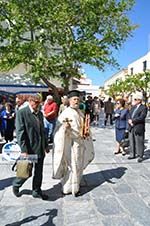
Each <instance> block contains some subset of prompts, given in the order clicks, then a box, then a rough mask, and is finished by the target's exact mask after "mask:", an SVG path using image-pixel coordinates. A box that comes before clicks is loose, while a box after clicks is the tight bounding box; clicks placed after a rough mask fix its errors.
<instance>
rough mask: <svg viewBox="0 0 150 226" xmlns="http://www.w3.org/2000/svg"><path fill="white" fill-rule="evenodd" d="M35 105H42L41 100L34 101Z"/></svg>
mask: <svg viewBox="0 0 150 226" xmlns="http://www.w3.org/2000/svg"><path fill="white" fill-rule="evenodd" d="M32 101H33V102H34V103H35V104H40V101H39V100H32Z"/></svg>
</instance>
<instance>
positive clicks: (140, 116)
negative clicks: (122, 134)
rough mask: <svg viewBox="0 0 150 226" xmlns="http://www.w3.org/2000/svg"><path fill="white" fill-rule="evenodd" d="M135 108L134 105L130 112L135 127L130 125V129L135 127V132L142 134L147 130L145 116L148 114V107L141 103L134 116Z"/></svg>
mask: <svg viewBox="0 0 150 226" xmlns="http://www.w3.org/2000/svg"><path fill="white" fill-rule="evenodd" d="M135 108H136V106H134V107H132V108H131V110H130V112H129V119H132V122H133V127H132V126H130V125H129V131H131V130H132V129H134V130H135V133H136V134H139V135H140V134H143V133H144V132H145V118H146V115H147V107H146V106H145V105H143V104H141V105H140V106H139V107H138V109H137V111H136V112H135V115H134V116H133V117H132V114H133V111H134V109H135Z"/></svg>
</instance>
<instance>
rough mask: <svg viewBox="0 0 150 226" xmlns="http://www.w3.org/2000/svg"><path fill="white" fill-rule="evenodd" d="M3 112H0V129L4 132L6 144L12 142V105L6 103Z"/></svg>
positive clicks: (13, 125)
mask: <svg viewBox="0 0 150 226" xmlns="http://www.w3.org/2000/svg"><path fill="white" fill-rule="evenodd" d="M5 108H6V109H5V110H3V111H2V112H1V116H0V117H1V120H2V127H3V131H4V138H5V140H6V143H8V142H9V141H12V140H13V133H14V129H15V113H14V110H13V107H12V104H11V103H9V102H7V103H6V104H5Z"/></svg>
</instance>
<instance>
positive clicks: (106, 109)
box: [104, 97, 114, 126]
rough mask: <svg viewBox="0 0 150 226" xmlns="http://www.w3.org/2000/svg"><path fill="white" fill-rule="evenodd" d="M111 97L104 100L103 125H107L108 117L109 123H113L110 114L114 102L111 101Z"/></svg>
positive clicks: (112, 110)
mask: <svg viewBox="0 0 150 226" xmlns="http://www.w3.org/2000/svg"><path fill="white" fill-rule="evenodd" d="M111 100H112V99H111V97H109V98H108V101H106V102H104V113H105V120H104V125H105V126H106V125H107V120H108V117H109V119H110V125H113V120H112V114H113V112H114V104H113V103H112V102H111Z"/></svg>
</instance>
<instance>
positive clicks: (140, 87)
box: [107, 72, 150, 103]
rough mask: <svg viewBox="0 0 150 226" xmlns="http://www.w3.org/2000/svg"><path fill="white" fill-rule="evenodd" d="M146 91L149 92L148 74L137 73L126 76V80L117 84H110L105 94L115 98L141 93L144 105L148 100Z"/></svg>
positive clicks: (149, 75)
mask: <svg viewBox="0 0 150 226" xmlns="http://www.w3.org/2000/svg"><path fill="white" fill-rule="evenodd" d="M148 90H150V72H144V73H138V74H134V75H127V76H126V79H125V80H124V81H123V80H118V81H117V83H115V84H112V85H111V86H110V87H109V89H108V91H107V93H108V94H109V95H112V96H113V97H116V96H117V95H121V96H122V97H123V96H124V95H125V94H128V95H130V94H131V93H133V92H136V91H139V92H142V93H143V96H144V99H145V103H146V102H147V100H148V95H149V94H148V93H149V92H148Z"/></svg>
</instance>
